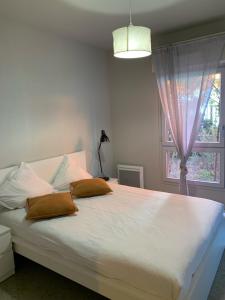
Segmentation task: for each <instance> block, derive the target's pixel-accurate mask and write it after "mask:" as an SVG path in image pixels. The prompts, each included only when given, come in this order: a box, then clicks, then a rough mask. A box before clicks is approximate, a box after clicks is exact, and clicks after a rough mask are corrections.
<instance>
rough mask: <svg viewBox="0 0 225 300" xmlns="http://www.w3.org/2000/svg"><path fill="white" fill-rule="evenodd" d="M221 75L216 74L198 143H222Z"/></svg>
mask: <svg viewBox="0 0 225 300" xmlns="http://www.w3.org/2000/svg"><path fill="white" fill-rule="evenodd" d="M220 99H221V74H220V73H218V74H216V77H215V81H214V84H213V89H212V91H211V95H210V98H209V102H208V105H207V108H206V110H205V114H204V117H203V120H202V123H201V126H200V130H199V134H198V136H197V139H196V141H197V142H204V143H218V142H219V141H220V133H219V124H220Z"/></svg>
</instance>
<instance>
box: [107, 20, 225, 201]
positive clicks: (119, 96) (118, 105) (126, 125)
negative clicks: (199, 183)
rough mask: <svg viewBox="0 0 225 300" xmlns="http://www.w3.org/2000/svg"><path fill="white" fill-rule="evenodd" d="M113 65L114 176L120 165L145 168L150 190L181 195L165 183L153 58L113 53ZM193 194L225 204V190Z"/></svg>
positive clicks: (196, 190)
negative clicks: (121, 58) (125, 58)
mask: <svg viewBox="0 0 225 300" xmlns="http://www.w3.org/2000/svg"><path fill="white" fill-rule="evenodd" d="M224 23H225V22H224ZM209 27H210V26H208V25H207V26H206V27H204V26H202V25H201V26H200V28H199V27H196V31H195V32H196V36H198V34H199V33H200V32H202V34H206V33H207V28H209ZM210 28H212V27H210ZM200 29H201V30H200ZM215 29H217V27H215ZM192 30H193V29H192ZM221 31H222V28H221ZM185 32H187V33H188V34H189V35H188V34H185ZM210 33H211V32H210ZM170 37H171V41H178V40H179V39H180V40H184V39H186V38H190V37H194V35H193V31H191V33H190V32H189V31H183V34H182V31H181V32H178V33H177V34H176V33H174V34H170V35H167V36H166V38H165V39H164V41H165V42H166V43H168V41H169V40H170ZM157 43H158V44H159V43H160V44H163V38H162V37H159V38H158V41H157ZM109 64H110V76H111V103H112V130H113V141H114V174H116V165H117V164H118V163H122V164H137V165H142V166H144V177H145V187H146V188H149V189H154V190H162V191H168V192H178V185H177V184H174V183H166V182H165V181H163V174H162V171H163V168H162V148H161V104H160V99H159V94H158V88H157V83H156V78H155V75H154V73H153V72H152V64H151V58H146V59H139V60H127V61H126V60H120V59H115V58H113V57H112V55H111V54H110V58H109ZM190 193H191V194H192V195H195V196H198V197H205V198H211V199H215V200H217V201H221V202H224V203H225V189H219V188H217V189H212V188H207V187H201V188H200V187H196V186H195V187H193V186H192V187H190Z"/></svg>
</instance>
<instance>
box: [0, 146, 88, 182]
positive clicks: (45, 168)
mask: <svg viewBox="0 0 225 300" xmlns="http://www.w3.org/2000/svg"><path fill="white" fill-rule="evenodd" d="M67 155H68V156H70V157H71V158H73V159H75V160H76V162H77V164H78V165H79V166H80V167H81V168H83V169H85V170H86V169H87V165H86V155H85V151H80V152H75V153H71V154H67ZM62 159H63V155H60V156H57V157H52V158H47V159H43V160H39V161H34V162H31V163H29V165H30V166H31V167H32V169H33V170H34V171H35V173H36V174H37V175H38V176H40V177H41V178H43V179H45V180H46V181H48V182H51V180H52V179H53V177H54V175H55V173H56V170H57V168H58V166H59V165H60V163H61V161H62ZM12 169H13V167H10V168H6V169H0V183H1V182H2V181H3V180H4V178H5V176H6V175H7V174H8V173H9V172H10V171H11V170H12Z"/></svg>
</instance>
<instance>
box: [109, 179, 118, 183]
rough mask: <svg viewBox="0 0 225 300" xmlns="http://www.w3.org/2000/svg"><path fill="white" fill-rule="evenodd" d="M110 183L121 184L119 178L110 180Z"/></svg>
mask: <svg viewBox="0 0 225 300" xmlns="http://www.w3.org/2000/svg"><path fill="white" fill-rule="evenodd" d="M108 182H110V183H116V184H119V183H118V178H109V180H108Z"/></svg>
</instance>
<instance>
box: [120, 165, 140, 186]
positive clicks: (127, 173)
mask: <svg viewBox="0 0 225 300" xmlns="http://www.w3.org/2000/svg"><path fill="white" fill-rule="evenodd" d="M117 176H118V182H119V184H124V185H129V186H134V187H140V188H144V172H143V167H142V166H131V165H117Z"/></svg>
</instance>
